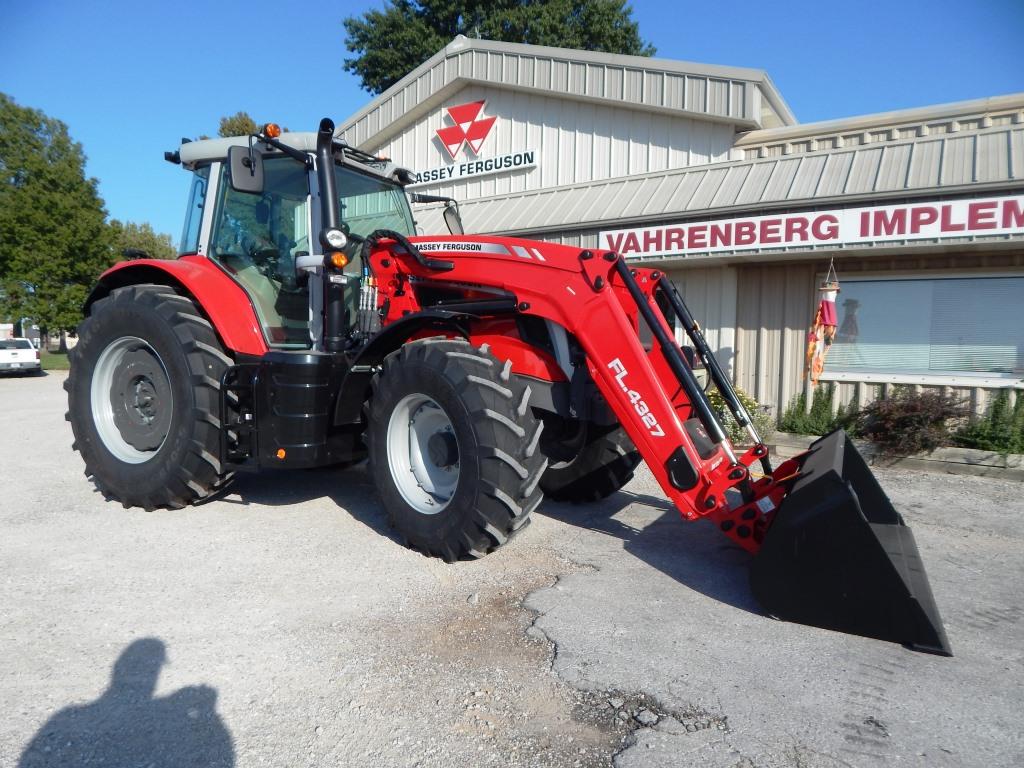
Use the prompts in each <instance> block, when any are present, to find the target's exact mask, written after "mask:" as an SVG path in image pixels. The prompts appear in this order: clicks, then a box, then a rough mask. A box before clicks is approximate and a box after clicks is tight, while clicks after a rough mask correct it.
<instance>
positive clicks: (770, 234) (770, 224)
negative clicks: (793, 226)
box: [761, 219, 782, 243]
mask: <svg viewBox="0 0 1024 768" xmlns="http://www.w3.org/2000/svg"><path fill="white" fill-rule="evenodd" d="M781 228H782V219H761V242H762V243H779V242H782V236H781V235H780V234H779V230H780V229H781Z"/></svg>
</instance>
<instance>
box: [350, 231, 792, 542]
mask: <svg viewBox="0 0 1024 768" xmlns="http://www.w3.org/2000/svg"><path fill="white" fill-rule="evenodd" d="M411 242H412V243H413V244H414V245H416V247H417V248H418V249H419V250H420V251H421V252H422V253H423V254H428V255H429V256H431V257H433V258H434V259H435V260H436V259H440V258H442V257H443V258H444V259H447V260H449V261H450V263H451V267H450V268H448V267H447V265H446V266H445V270H444V272H443V273H442V274H443V280H444V281H446V282H457V283H462V284H464V285H466V286H467V287H471V286H481V287H487V288H490V289H500V290H502V291H505V292H507V293H510V294H512V295H514V296H515V298H516V302H517V304H516V306H517V309H518V311H519V312H520V313H522V314H526V315H534V316H537V317H540V318H543V319H545V320H551V321H553V322H555V323H558V324H559V325H561V326H562V327H564V328H565V329H566V331H567V332H569V333H571V334H572V335H573V336H574V337H575V338H576V340H577V341H578V342H579V344H580V346H581V347H582V349H583V351H584V353H585V360H584V361H582V362H583V364H585V365H586V368H587V370H588V372H589V373H590V376H591V378H592V379H593V381H594V383H595V385H596V386H597V388H598V390H599V391H600V392H601V394H602V395H603V396H604V398H605V400H606V401H607V403H608V405H609V407H610V408H611V410H612V412H613V413H614V414H615V416H616V418H617V419H618V421H619V423H620V424H621V425H622V427H623V429H624V430H625V431H626V433H627V434H628V435H629V437H630V439H631V440H632V441H633V443H634V445H635V446H636V448H637V450H638V451H639V452H640V454H641V456H642V457H643V458H644V460H645V461H646V463H647V465H648V467H650V470H651V472H652V473H653V475H654V477H655V478H656V479H657V481H658V483H659V485H660V486H661V488H662V489H663V491H664V492H665V494H666V496H667V497H668V498H669V499H671V501H672V502H673V504H675V506H676V508H677V509H678V510H679V512H680V513H681V514H682V516H683V517H684V518H686V519H687V520H697V519H700V518H702V517H710V518H711V519H713V520H715V521H716V522H717V523H718V525H719V528H720V529H721V530H722V531H723V532H724V533H725V534H726V535H728V536H729V537H730V538H732V539H734V540H735V541H736V542H737V543H739V544H740V545H741V546H742V547H743V548H745V549H747V550H748V551H750V552H757V550H758V548H759V543H760V540H761V538H762V537H763V532H764V528H765V527H766V525H767V523H768V514H770V511H771V510H772V509H774V507H775V505H776V504H777V501H771V502H769V501H761V507H760V508H759V510H758V512H757V514H756V515H752V514H751V512H750V510H751V509H754V508H755V507H754V506H753V505H754V502H755V501H758V500H759V499H761V498H766V499H768V498H770V496H771V494H772V493H773V492H775V491H776V488H775V487H774V485H773V484H772V483H770V482H763V481H762V482H761V483H759V484H755V483H752V482H751V477H750V472H749V466H750V464H752V463H753V462H755V461H758V460H760V459H761V458H763V457H765V456H766V455H767V451H766V449H765V447H764V446H763V445H757V446H755V447H754V448H753V449H752V450H750V451H748V452H747V453H746V454H744V455H743V456H737V455H736V453H735V451H734V449H733V447H732V445H731V444H730V443H729V441H728V439H727V438H726V437H725V435H724V431H723V430H722V427H721V425H720V424H718V422H717V420H716V419H715V416H714V413H713V411H712V410H711V407H710V405H709V403H708V401H707V399H706V397H705V396H704V393H703V391H702V390H701V389H700V387H699V386H698V385H697V382H696V379H695V378H694V377H693V374H692V372H691V371H690V370H689V367H688V366H687V364H686V363H685V361H684V360H683V357H682V355H681V353H680V351H679V347H678V346H677V345H676V343H675V340H674V336H673V332H672V329H671V327H670V326H669V325H668V323H667V321H666V319H665V317H664V315H663V314H662V313H661V311H660V309H659V308H658V306H657V303H656V302H655V300H654V291H655V289H656V287H657V286H658V284H659V281H660V280H663V279H664V277H663V275H661V274H660V273H659V272H658V271H656V270H650V269H631V268H629V267H627V266H626V265H625V263H624V262H623V261H622V259H621V258H620V257H619V256H617V255H616V254H612V253H600V254H596V253H593V252H591V251H588V250H581V249H579V248H571V247H567V246H561V245H553V244H550V243H543V244H541V243H536V242H532V241H527V240H517V239H511V238H497V237H483V236H474V237H473V238H464V237H462V238H439V237H435V238H429V239H427V238H411ZM370 259H371V262H372V269H373V272H374V274H375V275H376V276H377V280H378V285H379V286H380V302H381V306H382V308H386V316H385V318H384V322H385V324H387V323H388V322H389V321H393V320H394V319H396V318H399V317H402V316H403V315H404V314H407V313H413V312H418V311H421V310H422V309H425V307H421V306H420V305H419V303H418V302H417V300H416V298H415V290H413V289H412V288H411V287H410V286H416V285H417V284H419V283H421V282H423V281H430V280H438V279H440V278H441V276H442V275H439V274H438V272H437V271H435V270H433V269H430V268H428V267H427V266H425V265H424V264H423V263H421V261H422V260H420V259H416V258H413V257H411V256H409V255H408V254H405V253H403V252H402V249H401V247H400V246H399V245H398V244H397V243H394V242H390V241H384V242H382V243H381V244H380V247H379V248H378V249H377V250H375V251H374V252H373V253H372V255H371V257H370ZM640 323H646V324H649V325H651V326H652V328H651V330H652V335H653V336H654V340H653V341H652V343H651V344H650V345H649V348H645V345H644V344H643V343H642V342H641V338H640V335H639V333H638V328H639V324H640ZM659 336H660V337H661V339H660V342H661V343H659ZM731 488H734V489H736V491H735V493H736V494H737V495H732V494H730V495H727V494H726V491H727V490H729V489H731ZM737 499H742V500H745V501H743V502H742V503H741V504H737V501H736V500H737ZM762 510H763V511H762ZM744 515H746V518H744V517H743V516H744ZM723 523H724V524H723Z"/></svg>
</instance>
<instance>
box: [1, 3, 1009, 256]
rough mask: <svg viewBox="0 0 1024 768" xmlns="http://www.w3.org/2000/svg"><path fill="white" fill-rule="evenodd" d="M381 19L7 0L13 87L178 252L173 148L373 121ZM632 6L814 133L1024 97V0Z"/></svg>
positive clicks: (118, 207) (4, 73) (179, 182)
mask: <svg viewBox="0 0 1024 768" xmlns="http://www.w3.org/2000/svg"><path fill="white" fill-rule="evenodd" d="M381 5H382V3H381V2H335V3H330V2H324V3H282V2H276V3H275V2H269V0H250V2H237V1H236V0H225V1H224V2H216V0H211V2H199V1H198V0H178V1H177V2H173V3H172V2H165V1H164V0H151V1H150V2H145V1H143V2H139V0H133V2H119V1H117V0H110V1H106V0H95V1H94V2H91V3H83V2H81V0H76V2H68V0H34V2H31V3H20V2H16V0H5V2H3V3H2V4H0V90H2V91H3V92H5V93H7V94H9V95H11V96H12V97H13V98H14V99H15V100H16V101H18V102H19V103H21V104H23V105H26V106H32V107H36V108H39V109H42V110H43V111H45V112H46V113H48V114H50V115H52V116H54V117H57V118H60V119H61V120H63V121H64V122H66V123H67V124H68V125H69V127H70V129H71V134H72V136H73V137H74V138H75V139H76V140H77V141H79V142H81V143H82V145H83V146H84V148H85V152H86V154H87V156H88V172H89V173H90V174H91V175H93V176H95V177H97V178H98V179H99V180H100V192H101V194H102V195H103V198H104V199H105V200H106V204H107V210H108V211H109V213H110V215H111V216H113V217H115V218H119V219H122V220H128V221H135V222H145V221H148V222H150V223H151V224H152V225H153V226H154V228H156V229H157V231H161V232H167V233H169V234H171V235H172V236H173V237H174V239H175V242H177V239H178V235H179V230H180V226H181V217H182V212H183V210H184V206H185V194H186V190H187V178H186V174H185V173H184V172H183V171H182V170H181V169H180V168H177V167H174V166H171V165H170V164H168V163H166V162H164V160H163V152H164V150H168V149H175V148H176V147H177V145H178V140H179V138H180V137H182V136H197V135H199V134H201V133H206V134H210V135H213V134H215V133H216V130H217V123H218V120H219V118H220V117H221V116H222V115H226V114H233V113H235V112H237V111H239V110H245V111H247V112H249V113H250V114H251V115H252V116H253V117H254V118H256V119H257V120H271V119H272V120H275V121H276V122H279V123H282V124H284V125H287V126H288V127H290V128H292V129H294V130H312V129H313V128H314V127H315V125H316V124H317V122H318V121H319V119H320V118H321V117H323V116H324V115H330V116H331V117H333V118H334V119H335V120H336V121H341V120H343V119H344V118H345V117H347V116H348V115H350V114H352V113H353V112H355V111H357V110H358V109H359V108H360V107H362V106H363V105H364V104H365V103H366V102H367V101H368V100H369V96H368V95H367V94H366V93H365V92H363V91H362V90H361V89H360V88H359V84H358V82H357V81H356V80H355V78H353V77H352V76H350V75H348V74H347V73H345V72H344V71H343V70H342V60H343V58H344V57H345V55H346V51H345V47H344V28H343V27H342V25H341V20H342V19H343V18H344V17H346V16H349V15H353V14H358V13H361V12H362V11H364V10H366V9H368V8H371V7H380V6H381ZM633 7H634V17H635V18H636V19H637V20H638V21H639V22H640V30H641V34H642V35H643V36H644V37H645V38H646V39H647V40H649V41H651V42H652V43H654V45H655V46H656V47H657V49H658V56H660V57H664V58H672V59H683V60H687V61H698V62H705V63H710V64H727V65H733V66H746V67H757V68H760V69H764V70H766V71H767V72H768V74H769V75H770V76H771V78H772V79H773V80H774V82H775V84H776V86H777V87H778V88H779V90H780V91H781V92H782V94H783V96H784V97H785V98H786V100H787V101H788V102H789V105H790V107H791V108H792V110H793V112H794V113H795V114H796V116H797V118H798V119H799V120H800V121H801V122H811V121H815V120H827V119H831V118H837V117H846V116H849V115H860V114H868V113H871V112H883V111H888V110H892V109H902V108H906V107H916V106H925V105H929V104H938V103H943V102H950V101H961V100H964V99H974V98H983V97H986V96H997V95H1002V94H1006V93H1013V92H1017V91H1024V0H959V1H955V0H902V1H901V0H888V2H877V1H876V0H861V1H860V2H855V3H850V2H845V3H843V2H835V0H833V1H832V2H825V1H823V0H816V1H815V2H809V1H808V0H791V1H790V2H786V3H765V2H763V0H761V1H760V2H748V0H733V2H719V3H708V2H705V1H704V0H698V1H697V2H686V1H684V0H676V2H672V1H671V0H644V1H638V2H634V3H633ZM314 10H316V11H317V12H318V13H319V14H320V18H314V17H313V16H311V15H309V14H310V13H312V12H313V11H314ZM399 160H400V159H399Z"/></svg>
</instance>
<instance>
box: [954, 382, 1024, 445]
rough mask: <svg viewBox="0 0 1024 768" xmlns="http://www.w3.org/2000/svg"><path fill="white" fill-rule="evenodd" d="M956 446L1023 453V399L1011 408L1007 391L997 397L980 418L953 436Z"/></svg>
mask: <svg viewBox="0 0 1024 768" xmlns="http://www.w3.org/2000/svg"><path fill="white" fill-rule="evenodd" d="M953 440H954V442H955V443H956V444H957V445H962V446H963V447H965V448H977V449H979V450H982V451H998V452H999V453H1024V397H1021V396H1018V397H1017V401H1016V403H1015V404H1014V406H1013V407H1012V408H1011V407H1010V397H1009V395H1008V394H1007V393H1006V392H1000V393H999V394H998V395H996V396H995V397H994V398H993V399H992V402H991V403H989V406H988V408H986V409H985V415H984V417H982V418H981V419H978V420H976V421H971V422H968V423H967V424H965V425H964V426H963V427H961V428H960V429H959V430H957V431H956V433H955V434H954V435H953Z"/></svg>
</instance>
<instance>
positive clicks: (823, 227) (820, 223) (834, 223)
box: [811, 214, 839, 240]
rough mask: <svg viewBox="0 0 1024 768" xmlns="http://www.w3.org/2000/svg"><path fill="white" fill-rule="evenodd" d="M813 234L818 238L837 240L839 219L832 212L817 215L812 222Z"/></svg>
mask: <svg viewBox="0 0 1024 768" xmlns="http://www.w3.org/2000/svg"><path fill="white" fill-rule="evenodd" d="M811 234H812V235H814V238H815V239H816V240H836V239H838V238H839V219H837V218H836V217H835V216H832V215H831V214H824V215H823V216H817V217H816V218H815V219H814V223H813V224H811Z"/></svg>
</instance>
